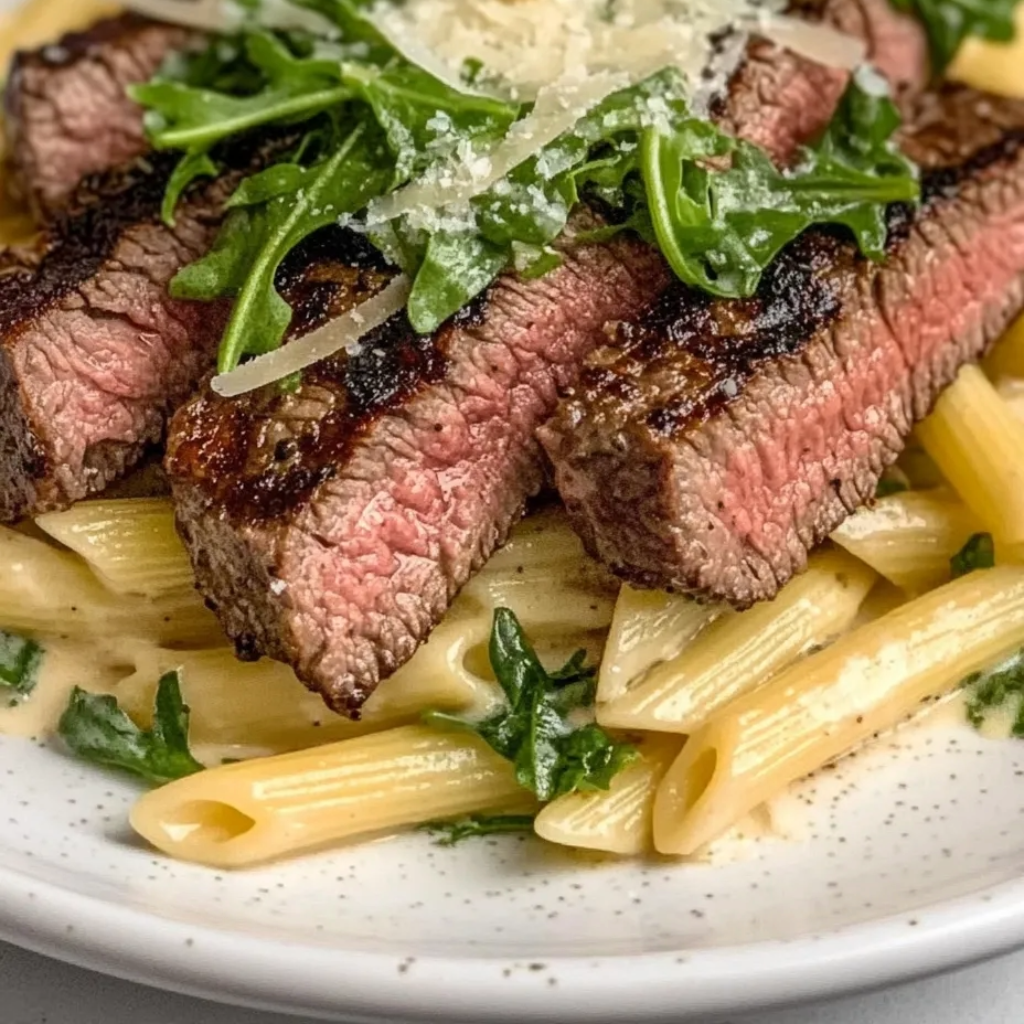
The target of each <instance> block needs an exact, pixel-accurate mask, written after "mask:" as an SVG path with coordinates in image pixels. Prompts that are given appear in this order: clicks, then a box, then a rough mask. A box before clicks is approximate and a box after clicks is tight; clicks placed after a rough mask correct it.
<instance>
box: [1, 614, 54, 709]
mask: <svg viewBox="0 0 1024 1024" xmlns="http://www.w3.org/2000/svg"><path fill="white" fill-rule="evenodd" d="M43 654H44V651H43V648H42V647H40V646H39V644H38V643H36V641H35V640H30V639H28V638H27V637H23V636H16V635H15V634H13V633H6V632H4V631H2V630H0V688H6V689H8V690H11V691H12V692H13V693H14V694H15V695H16V697H27V696H29V694H31V693H32V691H33V690H34V689H35V688H36V684H37V683H38V682H39V667H40V665H41V664H42V661H43Z"/></svg>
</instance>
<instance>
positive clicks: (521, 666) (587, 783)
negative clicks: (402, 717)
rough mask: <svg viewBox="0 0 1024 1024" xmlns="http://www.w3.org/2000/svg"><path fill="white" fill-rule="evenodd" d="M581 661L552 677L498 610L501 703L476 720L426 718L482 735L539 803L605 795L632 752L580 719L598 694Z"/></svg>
mask: <svg viewBox="0 0 1024 1024" xmlns="http://www.w3.org/2000/svg"><path fill="white" fill-rule="evenodd" d="M584 657H585V655H583V654H578V655H576V656H575V657H574V658H573V659H572V660H571V661H570V662H569V664H568V665H566V666H565V667H564V668H563V669H561V670H559V671H558V672H555V673H549V672H547V670H546V669H545V668H544V666H543V665H542V664H541V663H540V659H538V657H537V654H536V652H535V651H534V649H533V647H532V646H531V645H530V642H529V641H528V640H527V639H526V636H525V634H524V633H523V628H522V626H521V625H520V624H519V620H518V619H517V618H516V616H515V613H513V612H512V611H510V610H509V609H508V608H499V609H498V610H497V611H496V612H495V613H494V628H493V630H492V632H491V644H490V659H491V667H492V669H493V670H494V674H495V676H496V677H497V679H498V682H499V684H500V685H501V688H502V690H503V691H504V693H505V697H506V700H507V704H506V706H505V707H503V708H502V709H501V710H500V711H497V712H496V713H495V714H493V715H491V716H490V717H489V718H486V719H484V720H483V721H482V722H473V721H470V720H469V719H466V718H462V717H459V716H457V715H450V714H445V713H440V712H432V713H430V714H429V715H428V716H427V717H428V721H430V722H432V723H434V724H437V725H442V726H445V725H447V726H454V727H457V728H460V729H469V730H471V731H472V732H475V733H477V734H478V735H479V736H481V737H483V739H484V740H486V741H487V743H488V744H490V746H491V747H492V748H493V749H494V750H496V751H497V752H498V753H499V754H500V755H501V756H502V757H504V758H506V759H507V760H509V761H511V762H512V763H513V764H514V765H515V770H516V779H517V780H518V781H519V784H520V785H521V786H522V787H523V788H524V789H528V790H529V791H530V792H531V793H535V794H536V795H537V797H538V798H539V799H540V800H541V801H543V802H547V801H549V800H554V799H555V798H556V797H559V796H564V795H565V794H566V793H573V792H576V791H577V790H580V791H583V792H587V791H593V790H606V789H608V787H609V786H610V785H611V781H612V779H613V778H614V777H615V776H616V775H617V774H618V773H619V772H620V771H621V770H622V769H623V768H625V767H626V765H628V764H630V763H631V762H632V761H633V760H635V758H636V756H637V753H636V749H635V748H634V747H632V746H631V745H630V744H628V743H620V742H618V741H616V740H613V739H612V738H611V737H610V736H609V735H608V734H607V733H606V732H605V731H604V730H603V729H602V728H601V727H600V726H598V725H596V724H594V723H593V722H592V721H591V722H587V721H586V720H585V719H584V716H585V713H586V710H587V709H588V708H590V707H592V706H593V703H594V696H595V690H596V682H595V679H594V672H593V670H591V669H587V668H584V667H583V659H584Z"/></svg>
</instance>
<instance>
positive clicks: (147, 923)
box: [0, 723, 1024, 1024]
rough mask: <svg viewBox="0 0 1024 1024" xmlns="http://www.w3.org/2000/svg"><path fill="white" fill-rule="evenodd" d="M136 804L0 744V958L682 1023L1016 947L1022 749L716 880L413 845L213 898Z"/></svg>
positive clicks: (836, 778) (887, 787)
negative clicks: (4, 951)
mask: <svg viewBox="0 0 1024 1024" xmlns="http://www.w3.org/2000/svg"><path fill="white" fill-rule="evenodd" d="M134 793H135V790H134V788H133V786H132V785H131V784H129V783H125V782H124V781H122V780H121V779H120V778H119V777H114V776H111V775H108V774H105V773H104V772H102V771H98V770H93V769H91V768H89V767H83V766H81V765H80V764H78V763H75V762H73V761H71V760H70V759H68V758H66V757H65V756H64V755H63V754H62V753H60V752H59V751H57V750H56V749H53V748H46V747H41V746H39V745H36V744H33V743H30V742H26V741H23V740H14V739H2V738H0V829H2V831H0V938H5V939H8V940H11V941H14V942H16V943H20V944H22V945H24V946H27V947H30V948H32V949H35V950H38V951H41V952H44V953H48V954H52V955H56V956H59V957H63V958H66V959H68V960H71V961H74V962H76V963H78V964H81V965H85V966H89V967H93V968H97V969H99V970H102V971H106V972H109V973H111V974H116V975H119V976H122V977H126V978H130V979H133V980H139V981H144V982H148V983H151V984H154V985H160V986H165V987H168V988H173V989H177V990H182V991H186V992H190V993H193V994H199V995H204V996H207V997H211V998H214V999H220V1000H224V1001H230V1002H238V1003H244V1004H249V1005H252V1006H255V1007H262V1008H273V1009H277V1010H283V1011H294V1012H304V1013H307V1014H314V1015H322V1016H325V1017H329V1018H330V1017H334V1018H341V1017H345V1018H346V1019H347V1018H348V1017H353V1018H357V1019H373V1020H382V1019H386V1020H426V1019H437V1020H444V1021H467V1022H473V1024H478V1022H481V1021H497V1020H501V1021H504V1020H509V1021H512V1020H515V1021H520V1022H521V1021H523V1020H529V1019H552V1020H559V1021H564V1022H576V1021H590V1020H609V1019H612V1018H617V1019H620V1020H621V1019H625V1020H628V1021H630V1022H639V1021H654V1020H662V1019H664V1020H669V1019H671V1020H672V1021H680V1020H684V1019H685V1020H688V1019H692V1018H696V1017H698V1016H700V1015H702V1014H705V1013H709V1012H711V1013H715V1012H728V1011H738V1010H740V1009H749V1008H751V1007H762V1006H769V1005H775V1004H779V1003H783V1002H793V1001H798V1000H802V999H809V998H814V997H819V996H826V995H838V994H842V993H847V992H850V991H854V990H858V989H863V988H867V987H870V986H875V985H881V984H885V983H888V982H893V981H897V980H900V979H906V978H910V977H913V976H916V975H920V974H923V973H926V972H930V971H938V970H941V969H944V968H948V967H952V966H954V965H958V964H962V963H966V962H968V961H970V960H974V959H978V958H981V957H983V956H986V955H989V954H992V953H995V952H999V951H1002V950H1005V949H1009V948H1010V947H1012V946H1014V945H1017V944H1021V943H1024V881H1022V880H1021V878H1022V877H1024V744H1022V743H1020V742H1018V741H1003V742H994V741H989V740H984V739H982V738H980V737H979V736H977V735H975V734H974V733H973V732H972V731H971V730H970V729H969V728H967V727H966V726H962V725H955V724H952V723H949V724H944V725H941V726H936V725H931V726H928V727H913V728H910V729H907V730H904V732H903V733H901V734H899V735H897V736H896V737H894V738H892V739H890V740H886V741H883V742H882V743H881V744H880V745H878V746H876V747H875V748H873V749H871V750H868V751H865V752H863V753H861V754H860V755H858V756H857V757H855V758H853V759H852V760H850V761H847V762H844V763H843V764H842V765H841V766H840V767H839V768H838V769H837V770H834V771H830V772H825V773H823V774H822V776H821V777H819V778H817V779H814V780H810V781H809V782H807V783H804V784H803V785H802V786H801V787H800V788H799V790H798V792H797V794H795V795H794V796H793V797H791V798H789V799H788V800H787V801H786V802H785V803H784V805H783V808H782V810H783V811H784V812H785V813H784V814H782V815H781V819H780V820H781V824H782V825H783V827H784V828H786V829H788V830H789V831H791V832H793V833H794V834H795V835H796V836H798V837H799V838H791V839H788V840H781V839H761V840H759V841H756V842H750V843H748V844H746V845H745V846H742V845H740V846H737V847H735V849H736V850H738V851H739V852H740V853H742V854H743V856H742V858H741V859H733V860H732V861H731V862H726V863H719V864H716V865H712V866H708V865H701V864H697V865H680V864H674V863H670V862H667V861H658V862H649V863H646V864H638V863H629V862H615V861H612V860H598V859H593V858H588V857H584V856H575V855H571V854H562V853H560V852H559V851H557V850H555V851H552V850H551V849H550V848H545V847H542V846H541V844H540V843H537V842H534V841H530V840H525V839H521V838H517V837H503V839H502V840H501V841H480V842H477V843H475V844H469V845H466V846H463V847H461V848H457V849H455V850H447V849H441V848H438V847H435V846H433V845H431V843H430V841H429V839H428V838H427V837H425V836H422V835H416V836H409V837H406V838H403V839H400V840H394V841H391V842H384V843H377V844H373V845H368V846H362V847H351V848H348V849H345V850H341V851H339V852H336V853H333V854H328V855H323V856H317V857H312V858H308V859H306V860H303V861H301V862H296V863H292V864H287V865H284V866H280V867H273V868H268V869H265V870H261V871H257V872H251V873H244V874H232V875H221V874H218V873H215V872H212V871H207V870H203V869H199V868H193V867H189V866H183V865H180V864H175V863H172V862H170V861H168V860H165V859H162V858H160V857H157V856H155V855H154V854H153V853H151V852H150V851H148V850H146V849H144V848H142V847H141V846H140V845H138V844H137V843H136V842H135V841H134V840H133V838H132V837H131V836H130V834H129V833H128V830H127V828H126V824H125V822H126V812H127V808H128V805H129V804H130V802H131V800H132V798H133V795H134Z"/></svg>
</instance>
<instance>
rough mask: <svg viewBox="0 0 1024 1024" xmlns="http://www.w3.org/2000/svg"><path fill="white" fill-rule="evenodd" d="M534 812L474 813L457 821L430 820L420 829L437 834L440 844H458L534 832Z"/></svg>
mask: <svg viewBox="0 0 1024 1024" xmlns="http://www.w3.org/2000/svg"><path fill="white" fill-rule="evenodd" d="M533 820H534V819H533V815H532V814H472V815H470V816H469V817H466V818H459V819H458V820H457V821H428V822H427V823H426V824H425V825H420V828H419V831H421V832H429V833H430V834H431V835H433V836H435V842H436V843H437V845H438V846H456V845H457V844H458V843H461V842H463V841H464V840H466V839H478V838H480V837H482V836H496V835H503V834H506V833H510V832H532V831H533Z"/></svg>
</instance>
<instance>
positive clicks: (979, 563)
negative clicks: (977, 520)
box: [949, 533, 996, 579]
mask: <svg viewBox="0 0 1024 1024" xmlns="http://www.w3.org/2000/svg"><path fill="white" fill-rule="evenodd" d="M995 564H996V547H995V542H994V541H993V540H992V534H991V533H976V534H974V536H973V537H971V538H970V539H969V540H968V541H967V543H966V544H965V545H964V546H963V547H962V548H961V549H960V550H959V551H958V552H957V553H956V554H955V555H954V556H953V557H952V558H951V559H950V561H949V569H950V573H951V574H952V576H953V579H957V578H959V577H960V576H966V575H967V574H968V573H969V572H974V570H975V569H991V568H992V567H993V566H994V565H995Z"/></svg>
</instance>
